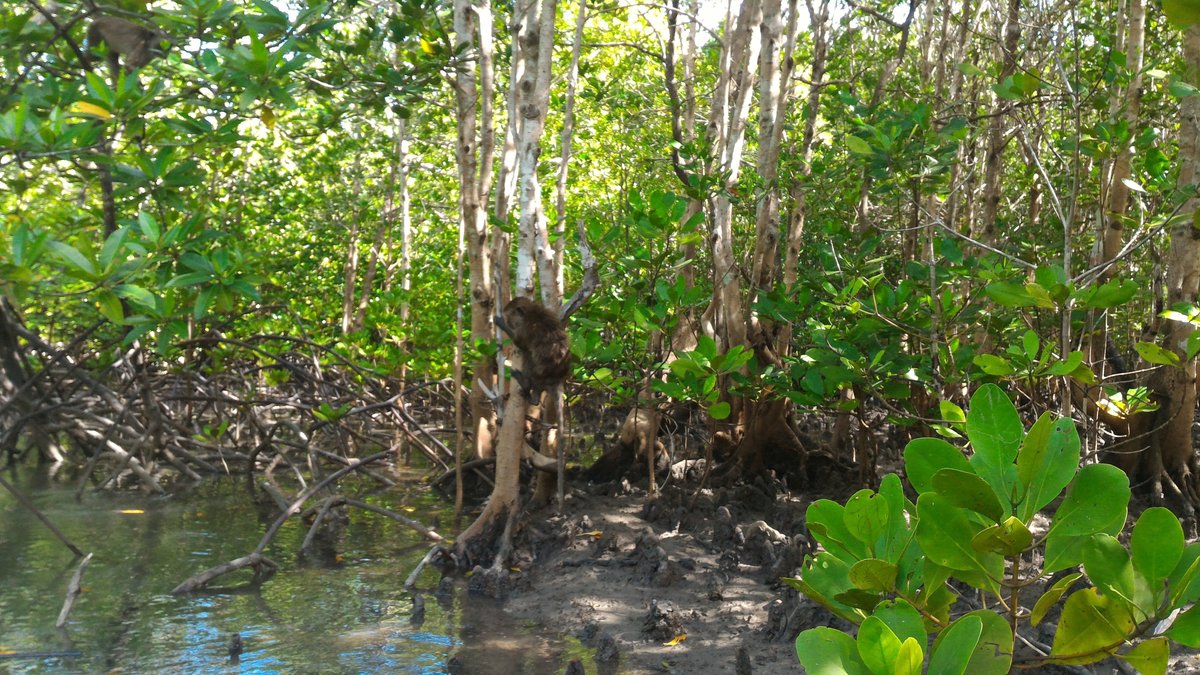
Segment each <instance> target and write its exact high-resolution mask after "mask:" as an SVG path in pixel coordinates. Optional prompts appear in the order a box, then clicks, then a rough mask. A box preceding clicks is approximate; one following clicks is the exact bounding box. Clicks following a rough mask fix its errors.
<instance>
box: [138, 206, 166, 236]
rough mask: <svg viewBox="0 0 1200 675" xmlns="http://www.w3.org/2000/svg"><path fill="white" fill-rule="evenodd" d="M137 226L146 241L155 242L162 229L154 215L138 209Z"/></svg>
mask: <svg viewBox="0 0 1200 675" xmlns="http://www.w3.org/2000/svg"><path fill="white" fill-rule="evenodd" d="M138 227H139V228H141V230H142V235H143V236H144V237H146V239H147V240H148V241H152V242H156V241H158V238H159V236H160V235H161V234H162V230H161V229H160V228H159V226H158V221H157V220H155V219H154V216H153V215H151V214H149V213H146V212H145V211H138Z"/></svg>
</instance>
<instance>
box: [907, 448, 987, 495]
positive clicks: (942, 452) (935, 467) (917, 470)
mask: <svg viewBox="0 0 1200 675" xmlns="http://www.w3.org/2000/svg"><path fill="white" fill-rule="evenodd" d="M942 469H957V470H959V471H972V469H971V464H970V462H968V461H967V458H966V457H965V456H964V455H963V453H962V450H959V449H958V448H956V447H954V446H953V445H950V444H949V443H947V442H946V441H943V440H942V439H940V438H915V439H913V440H911V441H909V442H908V445H907V446H905V448H904V473H905V475H906V476H908V482H909V483H910V484H912V486H913V489H914V490H916V491H917V494H923V493H926V492H929V491H930V490H932V489H933V474H935V473H937V472H938V471H941V470H942Z"/></svg>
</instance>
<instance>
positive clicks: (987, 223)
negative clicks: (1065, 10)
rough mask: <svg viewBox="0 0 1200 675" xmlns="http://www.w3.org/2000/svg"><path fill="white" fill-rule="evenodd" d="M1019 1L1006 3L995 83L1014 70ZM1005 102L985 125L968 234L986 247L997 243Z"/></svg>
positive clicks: (995, 108)
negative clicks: (979, 191) (974, 218)
mask: <svg viewBox="0 0 1200 675" xmlns="http://www.w3.org/2000/svg"><path fill="white" fill-rule="evenodd" d="M1020 16H1021V0H1008V12H1007V15H1006V19H1005V22H1004V43H1003V48H1002V49H1003V53H1002V54H1001V66H1000V74H999V75H998V76H997V77H996V81H997V82H1003V81H1004V80H1005V78H1007V77H1009V76H1011V75H1012V74H1013V73H1015V72H1016V70H1017V45H1018V43H1019V42H1020V39H1021V23H1020ZM1007 136H1008V102H1007V101H1005V100H1004V99H1001V98H997V99H996V102H995V104H994V106H993V107H992V117H991V120H990V121H989V122H988V133H987V154H986V155H984V167H983V172H984V173H983V212H982V213H981V214H980V217H979V222H978V223H977V227H976V228H973V229H972V231H971V233H972V236H974V237H975V238H976V239H979V240H980V241H983V242H984V243H987V244H992V243H994V242H995V241H996V234H997V233H996V216H997V213H998V212H999V209H1000V193H1001V184H1000V182H1001V179H1002V178H1003V169H1004V162H1003V159H1004V157H1003V155H1004V146H1005V145H1007V144H1008V138H1007Z"/></svg>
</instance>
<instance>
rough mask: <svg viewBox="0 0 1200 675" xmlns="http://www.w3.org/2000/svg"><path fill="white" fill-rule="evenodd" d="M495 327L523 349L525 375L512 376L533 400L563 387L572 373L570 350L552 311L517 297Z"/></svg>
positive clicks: (518, 347) (505, 309)
mask: <svg viewBox="0 0 1200 675" xmlns="http://www.w3.org/2000/svg"><path fill="white" fill-rule="evenodd" d="M496 325H498V326H500V328H502V329H503V330H504V332H505V333H508V334H509V336H510V337H512V341H513V344H514V345H516V346H517V349H520V350H521V357H522V360H523V361H524V362H525V365H524V369H525V372H521V371H518V370H514V371H513V377H514V378H516V380H517V382H518V383H519V384H520V385H521V389H522V390H524V391H525V395H526V396H527V397H528V398H529V400H531V401H537V400H538V396H539V395H540V394H541V393H542V392H543V391H545V390H547V389H550V388H552V387H555V386H557V385H559V384H562V382H563V380H565V379H567V376H568V375H570V374H571V348H570V343H569V341H568V340H567V331H566V330H564V329H563V326H562V323H561V322H560V321H559V320H558V317H557V316H555V315H554V313H553V312H551V311H550V310H548V309H546V308H545V307H543V306H541V305H540V304H538V303H536V302H534V301H533V300H530V299H529V298H516V299H514V300H513V301H512V302H510V303H508V305H506V306H505V307H504V312H503V316H497V317H496Z"/></svg>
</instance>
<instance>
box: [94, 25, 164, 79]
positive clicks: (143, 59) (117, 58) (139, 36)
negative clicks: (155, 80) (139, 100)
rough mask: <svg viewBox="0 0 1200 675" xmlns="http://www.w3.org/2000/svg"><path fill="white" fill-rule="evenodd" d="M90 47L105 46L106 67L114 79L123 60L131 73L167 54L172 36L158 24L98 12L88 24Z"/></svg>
mask: <svg viewBox="0 0 1200 675" xmlns="http://www.w3.org/2000/svg"><path fill="white" fill-rule="evenodd" d="M87 41H88V46H89V48H91V49H93V50H95V49H96V47H98V46H100V44H102V43H103V44H104V46H105V47H107V48H108V67H109V70H110V71H111V72H112V76H113V79H114V80H116V79H117V76H118V73H119V68H120V67H121V65H122V63H121V62H122V60H123V61H124V66H125V72H127V73H131V72H133V71H134V70H137V69H138V68H141V67H143V66H145V65H146V64H147V63H150V61H151V60H152V59H154V58H157V57H160V56H166V54H167V50H168V49H170V47H171V36H169V35H167V34H166V33H165V32H163V31H162V30H159V29H158V28H148V27H146V26H143V25H140V24H136V23H134V22H132V21H129V20H127V19H121V18H118V17H115V16H99V17H96V18H95V19H93V20H92V25H91V26H88V32H87Z"/></svg>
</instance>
